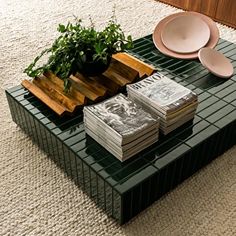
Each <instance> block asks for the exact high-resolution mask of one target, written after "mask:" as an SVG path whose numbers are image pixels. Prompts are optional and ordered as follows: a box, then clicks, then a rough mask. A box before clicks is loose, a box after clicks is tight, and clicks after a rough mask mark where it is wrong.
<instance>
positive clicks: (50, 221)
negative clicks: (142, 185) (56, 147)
mask: <svg viewBox="0 0 236 236" xmlns="http://www.w3.org/2000/svg"><path fill="white" fill-rule="evenodd" d="M114 4H116V15H117V19H118V21H119V22H120V23H121V25H122V27H123V29H124V30H125V32H126V33H129V34H131V35H133V37H134V38H138V37H141V36H144V35H147V34H150V33H151V32H152V31H153V29H154V27H155V25H156V24H157V22H158V21H159V20H160V19H162V18H163V17H165V16H167V15H169V14H171V13H174V12H177V11H180V10H177V9H175V8H172V7H170V6H166V5H164V4H162V3H158V2H156V1H152V0H129V1H127V0H114V1H112V0H110V1H109V0H99V1H95V0H94V1H92V0H86V1H85V0H67V1H64V0H55V1H53V0H51V1H49V0H48V1H46V0H41V1H38V0H21V1H17V0H7V1H6V0H0V85H1V89H0V96H1V99H0V126H1V127H0V235H3V236H6V235H14V236H15V235H127V236H132V235H148V236H149V235H167V236H169V235H181V236H183V235H214V236H215V235H227V236H230V235H236V158H235V157H236V146H234V147H233V148H232V149H231V150H229V151H228V152H226V153H225V154H224V155H222V156H221V157H219V158H218V159H216V160H215V161H214V162H212V163H211V164H209V165H208V166H207V167H206V168H204V169H202V170H201V171H199V172H198V173H196V174H195V175H194V176H192V177H191V178H189V179H188V180H186V181H185V182H184V183H183V184H181V185H180V186H179V187H177V188H176V189H175V190H174V191H172V192H170V193H168V194H167V195H165V196H164V197H162V198H161V199H160V200H159V201H157V202H155V203H154V204H153V205H152V206H151V207H149V208H148V209H147V210H145V211H144V212H142V213H141V214H139V215H138V216H137V217H136V218H134V219H133V220H131V221H130V222H129V223H128V224H126V225H124V226H122V227H120V226H118V225H117V224H116V223H115V222H114V221H113V220H111V219H109V218H108V217H107V216H106V215H105V214H104V213H103V212H102V211H101V210H99V209H97V208H96V206H95V204H94V203H93V202H92V201H90V199H89V198H88V197H87V196H86V195H85V194H84V193H83V192H82V191H81V190H80V189H79V188H78V187H76V186H75V185H74V184H73V183H72V182H71V181H70V180H69V179H68V178H67V177H66V176H65V175H64V173H63V172H62V171H61V170H60V169H58V168H57V167H56V165H55V164H54V163H53V162H51V161H50V160H49V159H48V158H47V156H46V155H45V154H44V153H43V152H42V151H40V150H39V149H38V147H37V146H35V145H33V144H32V142H31V140H30V139H29V138H28V137H27V136H26V135H25V134H24V133H23V132H22V131H21V130H20V129H19V128H18V127H17V126H16V125H15V124H14V123H13V122H12V121H11V117H10V114H9V110H8V106H7V102H6V98H5V95H4V89H6V88H9V87H11V86H13V85H17V84H19V83H20V81H21V80H22V79H23V78H26V76H25V75H24V74H23V73H22V71H23V69H24V67H25V66H26V65H28V64H29V63H30V62H31V61H32V59H33V58H34V57H35V56H36V55H37V54H38V53H39V52H40V51H41V50H42V49H44V48H45V47H46V46H49V45H50V44H51V43H52V41H53V39H54V38H55V37H56V35H57V33H56V27H57V24H58V23H65V22H67V21H68V20H69V19H72V18H73V16H72V15H73V14H75V15H77V16H79V17H82V18H83V19H84V20H85V22H86V23H88V22H89V21H88V18H89V16H90V15H91V17H92V18H93V19H94V21H95V22H96V25H97V26H98V27H101V26H102V25H104V23H105V22H107V21H108V20H109V19H110V17H111V15H112V7H113V6H114ZM219 28H220V33H221V37H222V38H224V39H227V40H229V41H232V42H235V43H236V31H235V30H233V29H230V28H228V27H225V26H221V25H219Z"/></svg>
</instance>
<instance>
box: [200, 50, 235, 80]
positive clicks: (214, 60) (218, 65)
mask: <svg viewBox="0 0 236 236" xmlns="http://www.w3.org/2000/svg"><path fill="white" fill-rule="evenodd" d="M198 57H199V60H200V62H201V63H202V65H203V66H204V67H206V68H207V69H208V70H209V71H210V72H211V73H212V74H214V75H216V76H218V77H221V78H229V77H231V76H232V75H233V73H234V68H233V65H232V64H231V63H230V60H229V59H228V58H226V57H225V56H224V55H223V54H222V53H220V52H218V51H216V50H214V49H211V48H202V49H200V50H199V52H198Z"/></svg>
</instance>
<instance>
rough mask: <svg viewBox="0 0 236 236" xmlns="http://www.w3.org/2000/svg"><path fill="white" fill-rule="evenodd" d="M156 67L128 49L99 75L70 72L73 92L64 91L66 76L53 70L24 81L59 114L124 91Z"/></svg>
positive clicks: (25, 85)
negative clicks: (59, 74) (134, 55)
mask: <svg viewBox="0 0 236 236" xmlns="http://www.w3.org/2000/svg"><path fill="white" fill-rule="evenodd" d="M153 72H154V68H153V67H152V66H150V65H148V64H146V63H144V62H142V61H140V60H138V59H136V58H135V57H133V56H131V55H129V54H127V53H118V54H115V55H113V57H112V61H111V64H110V66H109V68H108V69H107V70H106V71H105V72H104V73H103V74H102V75H99V76H95V77H87V76H84V75H82V74H79V73H76V74H75V75H71V76H70V78H69V79H70V81H71V82H72V86H71V88H70V91H69V93H64V92H63V88H64V85H63V80H61V79H60V78H58V77H57V76H56V75H54V74H53V73H52V72H46V73H44V74H43V75H41V76H39V77H36V78H34V79H33V80H32V81H29V80H23V81H22V83H21V84H22V85H23V86H24V87H25V88H26V89H28V90H29V91H30V92H31V93H32V94H34V95H35V96H36V97H37V98H39V99H40V100H41V101H42V102H43V103H45V104H46V105H47V106H48V107H50V108H51V109H52V110H53V111H54V112H56V113H57V114H58V115H59V116H62V115H65V114H73V113H74V112H75V111H76V110H77V109H78V108H81V107H83V106H84V105H86V104H88V103H89V104H91V103H95V102H97V101H102V100H103V99H106V98H108V97H110V96H113V95H115V94H117V93H118V92H120V91H121V90H122V88H123V87H124V86H125V85H126V84H129V83H133V82H135V81H137V80H138V79H141V78H143V77H145V76H149V75H151V74H152V73H153Z"/></svg>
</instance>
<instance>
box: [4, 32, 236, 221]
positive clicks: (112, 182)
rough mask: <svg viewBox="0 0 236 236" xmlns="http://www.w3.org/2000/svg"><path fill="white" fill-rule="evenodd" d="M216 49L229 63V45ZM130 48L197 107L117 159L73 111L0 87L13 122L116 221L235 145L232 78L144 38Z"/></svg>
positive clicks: (233, 52)
mask: <svg viewBox="0 0 236 236" xmlns="http://www.w3.org/2000/svg"><path fill="white" fill-rule="evenodd" d="M216 48H217V49H218V50H219V51H221V52H223V53H224V54H225V55H226V56H227V57H228V58H230V59H231V60H232V63H233V66H234V67H236V45H234V44H232V43H229V42H227V41H224V40H220V41H219V43H218V45H217V47H216ZM130 53H131V54H133V55H135V56H136V57H138V58H140V59H142V60H144V61H146V62H148V63H151V64H153V65H154V66H155V67H156V68H158V69H159V70H160V71H162V73H164V74H166V75H167V76H169V77H170V78H171V79H173V80H175V81H177V82H179V83H181V84H183V85H184V86H186V87H188V88H190V89H192V90H194V91H195V92H196V93H197V94H198V95H199V101H200V104H199V106H198V110H197V114H196V116H195V118H194V120H193V121H191V122H188V123H186V124H185V125H183V126H182V127H180V128H178V129H177V130H175V131H174V132H172V133H170V134H169V135H167V136H165V137H163V136H162V137H160V140H159V141H158V142H156V143H155V144H154V145H152V146H151V147H149V148H147V149H146V150H144V151H142V152H141V153H139V154H138V155H136V156H135V157H134V158H132V159H130V160H128V161H127V162H125V163H121V162H120V161H118V160H117V159H116V158H114V157H113V156H112V155H111V154H110V153H109V152H108V151H106V150H105V149H104V148H103V147H102V146H100V145H99V144H98V143H96V142H95V141H94V140H93V139H92V138H90V137H89V136H86V134H85V132H84V127H83V121H82V112H81V111H78V114H77V115H76V116H75V117H71V118H68V117H65V118H60V117H58V116H57V115H55V114H54V113H53V112H52V111H51V110H50V109H49V108H48V107H46V106H45V105H44V104H43V103H42V102H40V101H39V100H38V99H37V98H35V97H34V96H33V95H31V94H30V93H29V92H28V91H26V90H25V89H24V88H23V87H22V86H17V87H14V88H11V89H9V90H7V91H6V94H7V99H8V102H9V107H10V110H11V115H12V119H13V121H14V122H16V123H17V124H18V125H19V126H20V127H21V128H22V129H23V130H24V131H25V132H26V133H27V134H28V135H29V136H30V137H31V138H32V140H33V142H35V143H37V144H38V145H39V146H40V147H41V148H42V149H43V150H44V151H45V152H46V153H48V155H49V157H50V158H52V159H53V160H54V161H55V163H56V164H57V165H58V166H59V167H61V168H63V169H64V170H65V172H66V173H67V174H68V176H69V177H70V178H71V179H72V180H73V181H74V182H75V183H76V184H78V185H79V187H81V188H82V189H83V190H84V191H85V192H86V193H87V194H88V195H89V196H90V197H91V199H93V200H94V201H95V202H96V204H97V205H98V206H99V207H101V208H102V209H104V210H105V212H106V213H107V214H108V215H109V216H112V217H113V218H114V219H116V220H117V221H118V222H119V223H120V224H123V223H125V222H127V221H128V220H130V219H131V218H132V217H134V216H135V215H137V214H138V213H139V212H140V211H142V210H143V209H145V208H146V207H148V206H149V205H150V204H151V203H153V202H154V201H156V200H157V199H158V198H159V197H161V196H162V195H163V194H165V193H166V192H167V191H169V190H171V189H172V188H174V187H175V186H176V185H177V184H179V183H180V182H182V181H183V180H184V179H186V178H187V177H189V176H190V175H192V174H193V173H194V172H196V171H197V170H198V169H200V168H201V167H203V166H204V165H206V164H207V163H209V162H210V161H211V160H213V159H214V158H216V157H217V156H219V155H220V154H222V153H223V152H224V151H225V150H227V149H228V148H230V147H231V146H233V145H234V144H235V143H236V76H235V75H234V76H233V77H232V78H231V79H229V80H224V79H220V78H217V77H215V76H213V75H211V74H209V73H208V71H207V70H205V69H204V68H203V67H202V66H201V64H200V63H199V62H198V61H197V60H190V61H184V60H177V59H172V58H170V57H165V56H164V55H162V54H161V53H159V52H158V50H157V49H156V48H155V46H154V45H153V43H152V38H151V35H149V36H147V37H144V38H141V39H138V40H136V41H135V47H134V49H133V50H132V51H130ZM32 158H34V157H32Z"/></svg>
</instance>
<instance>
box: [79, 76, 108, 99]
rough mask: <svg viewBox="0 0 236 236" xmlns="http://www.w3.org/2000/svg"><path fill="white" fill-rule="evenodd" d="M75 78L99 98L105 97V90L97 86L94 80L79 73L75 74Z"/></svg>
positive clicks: (103, 87)
mask: <svg viewBox="0 0 236 236" xmlns="http://www.w3.org/2000/svg"><path fill="white" fill-rule="evenodd" d="M75 77H76V78H77V79H79V80H80V81H82V82H83V83H85V84H87V87H88V88H89V89H90V90H91V91H93V92H94V93H96V94H98V95H99V96H102V97H103V96H105V95H106V93H107V88H106V87H105V86H103V85H102V84H99V83H98V82H97V81H96V80H95V79H93V78H92V77H87V76H84V75H82V74H80V73H78V72H77V73H76V74H75Z"/></svg>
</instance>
